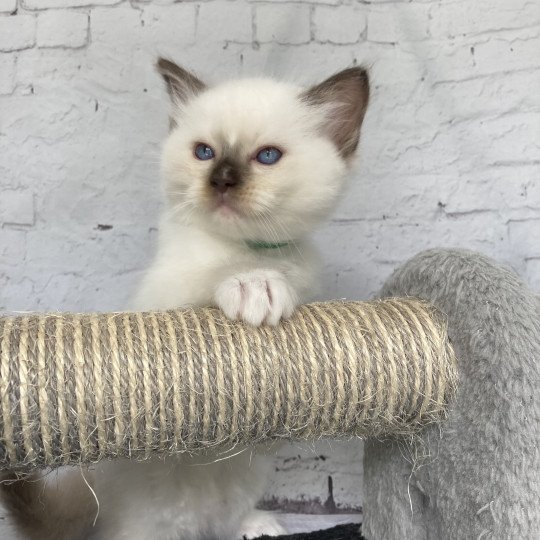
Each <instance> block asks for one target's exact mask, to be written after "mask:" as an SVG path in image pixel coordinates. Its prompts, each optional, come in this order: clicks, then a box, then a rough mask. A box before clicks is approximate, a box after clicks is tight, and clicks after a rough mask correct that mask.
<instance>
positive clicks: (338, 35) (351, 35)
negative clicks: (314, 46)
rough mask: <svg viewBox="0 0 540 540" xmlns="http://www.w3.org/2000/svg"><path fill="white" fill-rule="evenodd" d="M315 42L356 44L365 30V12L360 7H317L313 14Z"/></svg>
mask: <svg viewBox="0 0 540 540" xmlns="http://www.w3.org/2000/svg"><path fill="white" fill-rule="evenodd" d="M313 26H314V29H315V39H316V40H317V41H323V42H326V41H329V42H331V43H356V42H357V41H358V40H359V39H360V36H361V35H362V33H363V32H364V31H365V29H366V12H365V9H363V8H362V7H361V6H340V7H339V8H335V7H332V6H320V7H317V8H316V9H315V11H314V14H313Z"/></svg>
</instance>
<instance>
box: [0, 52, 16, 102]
mask: <svg viewBox="0 0 540 540" xmlns="http://www.w3.org/2000/svg"><path fill="white" fill-rule="evenodd" d="M14 88H15V55H13V54H2V53H0V94H11V92H13V89H14Z"/></svg>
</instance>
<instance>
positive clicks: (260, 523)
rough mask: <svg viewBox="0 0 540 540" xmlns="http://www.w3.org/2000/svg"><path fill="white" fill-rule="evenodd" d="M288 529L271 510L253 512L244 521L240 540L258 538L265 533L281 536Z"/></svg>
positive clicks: (239, 535) (239, 536)
mask: <svg viewBox="0 0 540 540" xmlns="http://www.w3.org/2000/svg"><path fill="white" fill-rule="evenodd" d="M286 533H287V531H286V530H285V529H284V528H283V527H282V526H281V525H280V524H279V523H278V521H277V519H276V518H275V516H274V515H273V514H271V513H270V512H260V511H255V512H252V513H251V514H250V515H249V516H248V517H247V518H246V519H245V520H244V522H243V523H242V526H241V527H240V532H239V534H238V540H242V539H244V538H247V539H248V540H249V539H250V538H258V537H259V536H262V535H263V534H266V535H267V536H279V535H280V534H286Z"/></svg>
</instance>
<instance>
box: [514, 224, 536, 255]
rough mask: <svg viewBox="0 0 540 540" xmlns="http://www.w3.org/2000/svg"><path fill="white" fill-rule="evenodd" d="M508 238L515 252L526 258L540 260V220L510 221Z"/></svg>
mask: <svg viewBox="0 0 540 540" xmlns="http://www.w3.org/2000/svg"><path fill="white" fill-rule="evenodd" d="M508 237H509V240H510V245H511V246H512V249H513V250H514V251H515V252H517V253H519V254H520V255H522V256H525V257H526V258H540V242H539V241H538V238H540V219H526V220H519V221H518V220H516V221H510V223H508Z"/></svg>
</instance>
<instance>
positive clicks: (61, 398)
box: [0, 299, 457, 468]
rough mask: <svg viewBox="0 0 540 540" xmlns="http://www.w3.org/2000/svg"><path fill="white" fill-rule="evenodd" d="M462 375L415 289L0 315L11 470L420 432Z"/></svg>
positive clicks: (0, 463)
mask: <svg viewBox="0 0 540 540" xmlns="http://www.w3.org/2000/svg"><path fill="white" fill-rule="evenodd" d="M456 383H457V371H456V363H455V358H454V354H453V351H452V348H451V345H450V344H449V342H448V339H447V334H446V325H445V320H444V317H443V316H442V315H441V314H440V313H439V312H437V311H436V310H435V308H433V307H432V306H430V305H428V304H426V303H424V302H422V301H419V300H415V299H388V300H380V301H375V302H325V303H316V304H309V305H305V306H301V307H300V308H299V309H298V310H297V311H296V313H295V315H294V316H293V317H292V318H291V319H290V320H287V321H284V322H283V323H282V324H280V325H279V326H277V327H267V326H263V327H260V328H253V327H250V326H246V325H244V324H241V323H238V322H234V321H230V320H228V319H226V318H225V316H224V315H223V314H222V313H221V311H219V310H217V309H214V308H188V309H181V310H174V311H167V312H148V313H127V312H126V313H102V314H45V315H36V314H30V315H24V316H16V317H2V318H0V437H1V438H0V468H8V467H18V468H32V467H42V466H57V465H64V464H79V463H91V462H95V461H97V460H100V459H103V458H113V457H117V456H118V457H119V456H128V457H131V458H135V459H145V458H148V457H150V456H155V455H170V454H173V453H177V452H195V451H201V450H204V449H206V448H210V447H215V446H218V445H235V444H250V445H251V444H256V443H259V442H264V441H266V440H269V439H283V438H295V439H314V438H319V437H330V436H331V437H342V436H361V437H385V436H394V435H407V434H412V433H414V432H416V431H417V430H418V429H419V428H421V427H422V426H425V425H426V424H430V423H432V422H438V421H440V420H441V419H443V418H444V417H445V414H446V409H447V405H448V403H449V402H450V400H451V399H452V397H453V395H454V393H455V389H456Z"/></svg>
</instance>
